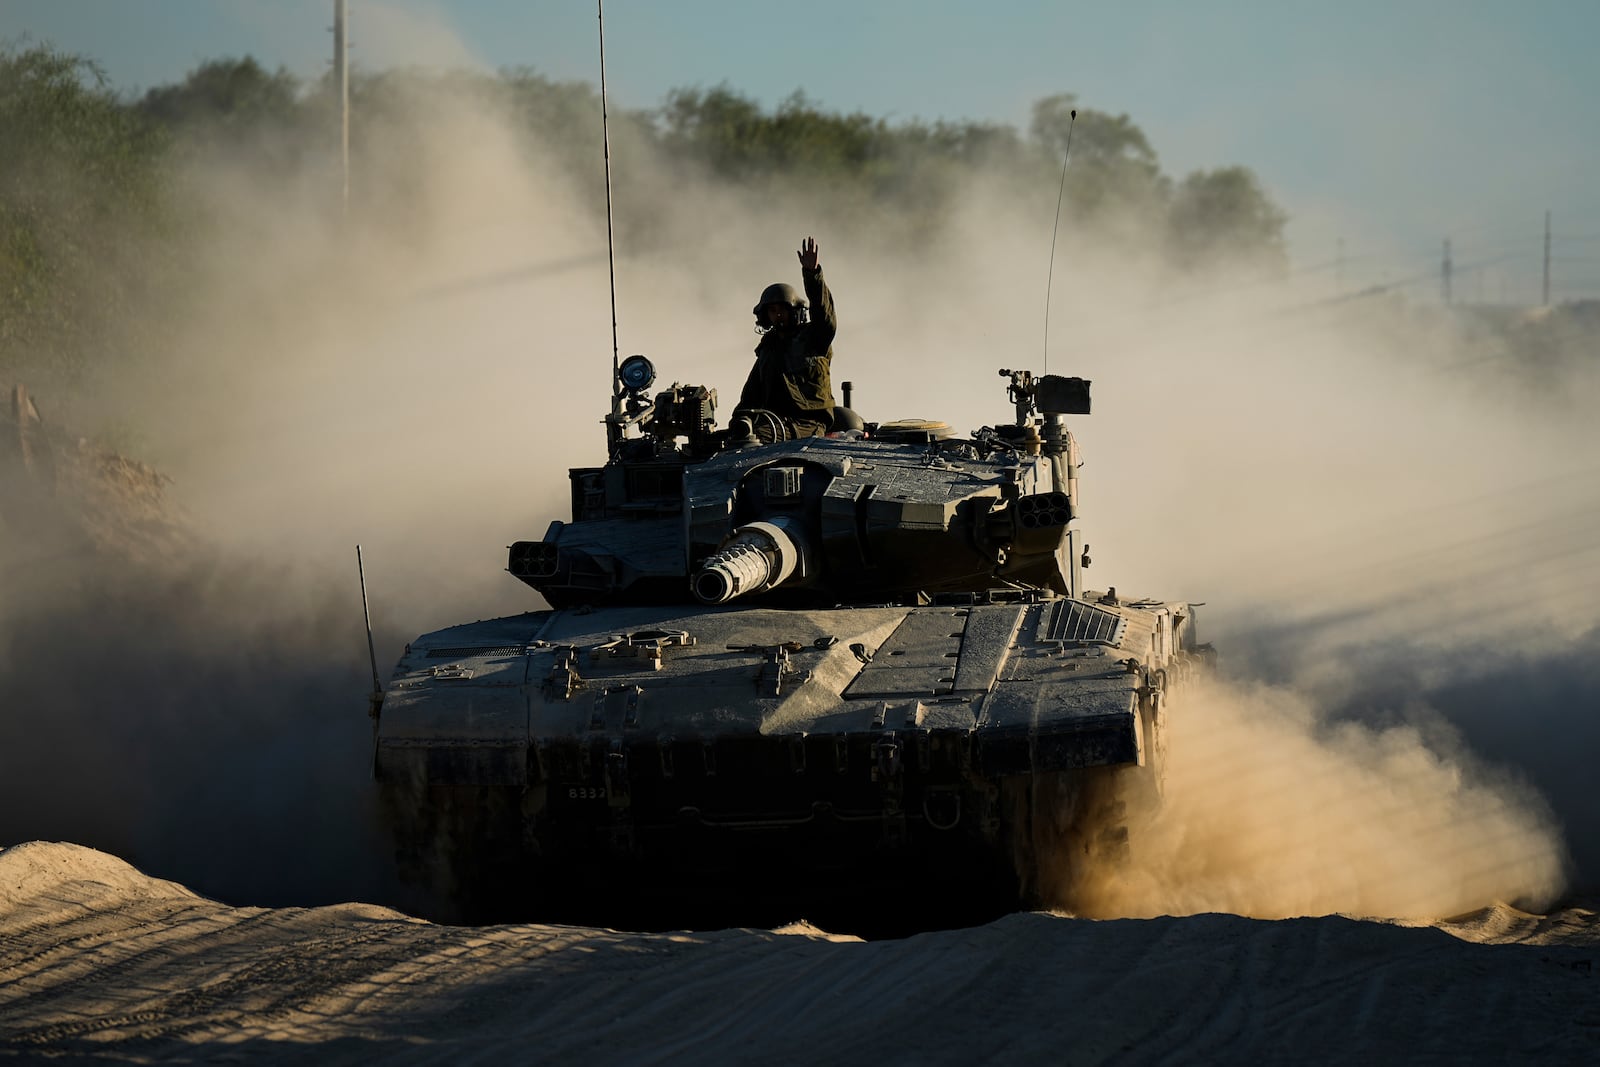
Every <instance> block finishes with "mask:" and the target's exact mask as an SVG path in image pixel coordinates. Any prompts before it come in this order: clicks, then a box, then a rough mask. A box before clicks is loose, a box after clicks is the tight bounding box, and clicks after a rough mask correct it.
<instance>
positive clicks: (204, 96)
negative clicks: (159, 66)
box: [139, 56, 300, 135]
mask: <svg viewBox="0 0 1600 1067" xmlns="http://www.w3.org/2000/svg"><path fill="white" fill-rule="evenodd" d="M139 110H140V111H141V112H143V113H144V114H145V115H147V116H148V117H149V118H151V119H152V120H154V121H155V122H158V123H160V124H162V125H164V126H168V127H185V126H191V127H192V126H206V127H211V128H212V129H213V130H217V129H223V130H230V131H233V132H235V133H238V134H241V135H254V134H259V132H260V131H261V129H262V127H263V126H279V127H287V126H291V125H293V124H294V123H295V120H296V119H297V118H298V117H299V114H300V85H299V82H298V81H297V80H296V79H295V77H294V75H292V74H290V73H289V72H288V71H287V70H285V69H284V68H282V67H279V68H278V69H277V71H276V72H272V73H269V72H268V71H267V70H266V69H265V68H264V67H262V66H261V64H259V63H257V62H256V61H255V60H254V59H253V58H251V57H249V56H246V57H244V58H243V59H214V60H210V61H208V62H205V63H202V64H200V65H199V66H198V67H196V68H195V69H194V70H192V71H190V72H189V74H188V76H187V77H185V78H184V79H183V81H182V82H180V83H179V84H177V85H163V86H158V87H156V88H154V89H151V90H150V91H148V92H147V93H145V94H144V98H143V99H142V100H140V101H139Z"/></svg>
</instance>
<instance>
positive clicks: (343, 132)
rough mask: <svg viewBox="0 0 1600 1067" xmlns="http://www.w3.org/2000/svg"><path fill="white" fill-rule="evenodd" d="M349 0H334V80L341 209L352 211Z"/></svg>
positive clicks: (346, 211) (347, 211)
mask: <svg viewBox="0 0 1600 1067" xmlns="http://www.w3.org/2000/svg"><path fill="white" fill-rule="evenodd" d="M349 18H350V12H349V10H348V8H347V0H333V80H334V84H335V85H336V86H337V87H338V91H339V209H340V210H341V211H343V212H345V213H346V214H348V213H349V211H350V63H349V53H350V45H349V39H348V38H349Z"/></svg>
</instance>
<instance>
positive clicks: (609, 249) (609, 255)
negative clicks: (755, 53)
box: [595, 0, 1077, 396]
mask: <svg viewBox="0 0 1600 1067" xmlns="http://www.w3.org/2000/svg"><path fill="white" fill-rule="evenodd" d="M595 8H596V10H597V11H598V12H599V16H600V140H601V142H602V144H603V145H604V146H605V155H606V270H607V272H608V273H609V274H610V276H611V395H612V396H618V395H620V394H621V393H622V376H621V373H620V372H619V370H618V363H617V361H618V359H619V356H618V352H617V245H616V240H615V238H613V237H612V234H611V124H610V123H609V121H608V120H607V118H606V5H605V0H595ZM1073 114H1077V112H1073ZM1051 254H1052V255H1054V251H1053V250H1052V252H1051Z"/></svg>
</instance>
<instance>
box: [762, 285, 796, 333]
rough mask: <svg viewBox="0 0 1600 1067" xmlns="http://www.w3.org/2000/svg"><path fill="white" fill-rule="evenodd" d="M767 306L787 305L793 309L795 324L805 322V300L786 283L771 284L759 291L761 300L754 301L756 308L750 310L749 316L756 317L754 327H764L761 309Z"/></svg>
mask: <svg viewBox="0 0 1600 1067" xmlns="http://www.w3.org/2000/svg"><path fill="white" fill-rule="evenodd" d="M768 304H788V305H789V306H790V307H792V308H794V321H795V322H797V323H799V322H805V321H806V306H807V305H806V298H805V297H803V296H801V295H800V293H799V292H798V291H797V290H796V289H795V287H794V286H792V285H790V284H789V283H788V282H773V283H772V284H771V285H769V286H767V287H766V288H765V289H763V290H761V299H760V300H758V301H756V306H755V307H753V308H751V309H750V312H751V314H753V315H755V317H756V325H757V326H758V327H764V326H766V323H765V322H764V321H762V318H761V309H762V308H764V307H766V306H767V305H768Z"/></svg>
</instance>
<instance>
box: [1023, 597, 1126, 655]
mask: <svg viewBox="0 0 1600 1067" xmlns="http://www.w3.org/2000/svg"><path fill="white" fill-rule="evenodd" d="M1127 628H1128V621H1127V620H1126V619H1124V618H1123V617H1122V616H1121V615H1119V614H1117V613H1116V612H1114V611H1106V610H1105V609H1103V608H1097V607H1093V606H1092V605H1089V604H1085V603H1084V602H1083V601H1081V600H1062V601H1058V602H1057V603H1055V604H1053V605H1051V607H1050V613H1049V615H1047V616H1046V617H1045V624H1044V634H1043V636H1042V638H1041V639H1042V640H1045V641H1060V642H1062V643H1063V644H1076V645H1118V644H1121V643H1122V634H1123V631H1125V630H1126V629H1127Z"/></svg>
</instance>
